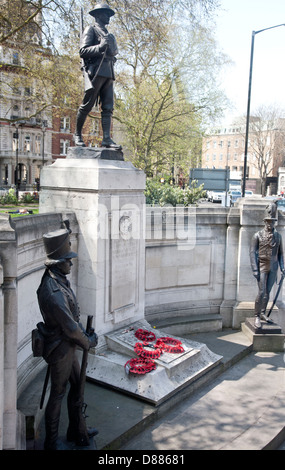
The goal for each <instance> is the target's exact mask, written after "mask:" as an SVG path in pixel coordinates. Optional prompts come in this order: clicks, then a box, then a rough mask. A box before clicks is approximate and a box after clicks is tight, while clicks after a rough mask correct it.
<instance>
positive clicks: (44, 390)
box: [40, 365, 50, 410]
mask: <svg viewBox="0 0 285 470" xmlns="http://www.w3.org/2000/svg"><path fill="white" fill-rule="evenodd" d="M49 376H50V365H48V367H47V371H46V377H45V381H44V386H43V391H42V396H41V401H40V410H41V409H42V407H43V404H44V401H45V396H46V391H47V386H48V381H49Z"/></svg>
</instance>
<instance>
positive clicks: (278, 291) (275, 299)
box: [266, 273, 285, 318]
mask: <svg viewBox="0 0 285 470" xmlns="http://www.w3.org/2000/svg"><path fill="white" fill-rule="evenodd" d="M284 277H285V273H282V276H281V279H280V281H279V284H278V289H277V292H276V294H275V297H274V300H273V302H272V305H271V308H270V310H269V312H268V314H267V315H266V316H267V318H269V317H270V315H271V312H272V310H273V307H274V305H275V304H276V301H277V299H278V296H279V294H280V290H281V287H282V284H283V281H284Z"/></svg>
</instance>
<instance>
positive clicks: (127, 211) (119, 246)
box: [40, 147, 145, 345]
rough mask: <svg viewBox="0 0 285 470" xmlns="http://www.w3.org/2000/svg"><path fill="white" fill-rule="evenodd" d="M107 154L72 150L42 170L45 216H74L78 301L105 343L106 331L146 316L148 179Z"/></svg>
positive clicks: (110, 150) (115, 152)
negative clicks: (77, 227) (145, 208)
mask: <svg viewBox="0 0 285 470" xmlns="http://www.w3.org/2000/svg"><path fill="white" fill-rule="evenodd" d="M105 150H106V151H105V152H103V150H101V151H100V149H90V148H78V147H77V148H75V149H70V152H69V153H68V158H67V159H62V160H61V159H58V160H57V161H56V162H55V163H54V164H53V165H51V166H46V167H44V168H43V170H42V173H41V192H40V212H41V213H44V212H45V213H47V212H55V211H56V212H62V213H65V212H68V211H73V212H74V213H75V215H76V218H77V221H78V225H79V235H78V260H76V261H74V264H75V263H78V281H77V293H76V294H77V300H78V303H79V306H80V310H81V315H82V316H83V318H82V323H83V324H84V322H85V318H84V315H93V316H94V321H93V327H94V328H95V331H96V332H97V334H98V336H99V337H100V342H101V343H102V342H104V336H103V335H104V334H105V333H109V332H111V331H113V330H115V329H118V328H119V327H121V326H124V325H128V324H129V323H130V321H136V320H139V319H141V318H143V317H144V284H145V282H144V266H145V244H144V219H145V214H144V207H145V206H144V203H145V197H144V192H143V191H144V188H145V175H144V173H143V172H142V171H140V170H137V169H136V168H135V167H134V166H133V165H132V164H131V163H130V162H125V161H123V160H122V159H121V157H122V152H118V151H113V150H112V149H105ZM98 151H99V154H98ZM104 154H105V157H106V158H105V157H104ZM98 155H99V156H98ZM110 155H111V156H113V158H115V157H118V158H116V159H112V160H111V159H110V158H109V157H110ZM71 229H72V227H71ZM74 269H75V268H74ZM74 287H75V286H74ZM100 342H99V345H100ZM101 345H103V344H101Z"/></svg>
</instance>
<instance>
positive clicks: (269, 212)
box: [263, 201, 278, 221]
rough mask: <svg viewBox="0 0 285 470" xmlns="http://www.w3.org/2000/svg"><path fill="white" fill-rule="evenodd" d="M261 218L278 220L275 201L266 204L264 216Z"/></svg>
mask: <svg viewBox="0 0 285 470" xmlns="http://www.w3.org/2000/svg"><path fill="white" fill-rule="evenodd" d="M263 220H272V221H274V220H275V221H276V220H278V218H277V204H276V202H275V201H273V202H272V203H270V204H268V206H266V208H265V217H264V219H263Z"/></svg>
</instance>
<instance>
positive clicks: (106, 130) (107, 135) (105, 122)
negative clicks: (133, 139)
mask: <svg viewBox="0 0 285 470" xmlns="http://www.w3.org/2000/svg"><path fill="white" fill-rule="evenodd" d="M111 119H112V114H111V113H104V112H103V113H102V114H101V123H102V129H103V140H102V143H101V147H106V148H113V149H117V150H119V149H121V148H122V147H121V145H117V144H116V142H114V141H113V140H112V139H111Z"/></svg>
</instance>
